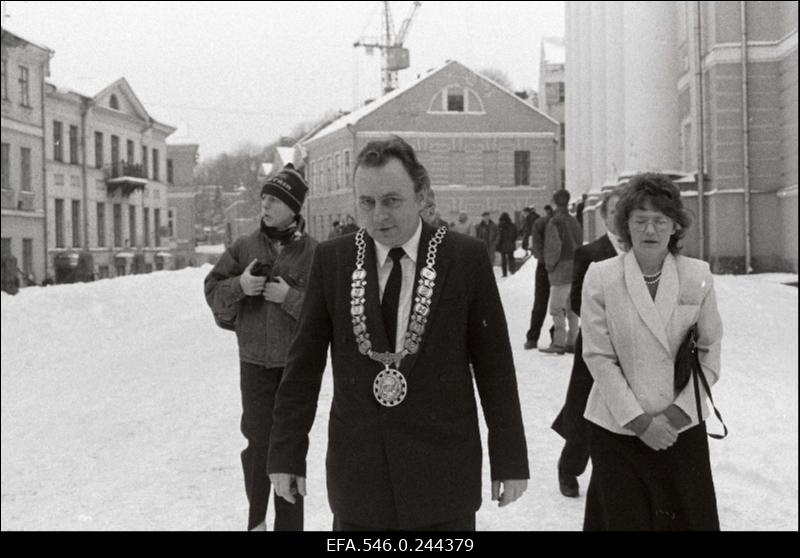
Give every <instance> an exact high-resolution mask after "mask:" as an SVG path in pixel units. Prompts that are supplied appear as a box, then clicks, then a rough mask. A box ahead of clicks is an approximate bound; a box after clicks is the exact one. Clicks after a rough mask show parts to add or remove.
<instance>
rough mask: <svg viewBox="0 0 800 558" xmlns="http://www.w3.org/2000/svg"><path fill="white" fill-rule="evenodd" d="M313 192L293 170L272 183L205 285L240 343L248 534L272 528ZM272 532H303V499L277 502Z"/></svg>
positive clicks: (311, 246)
mask: <svg viewBox="0 0 800 558" xmlns="http://www.w3.org/2000/svg"><path fill="white" fill-rule="evenodd" d="M307 192H308V186H307V185H306V183H305V180H303V177H302V176H301V175H300V174H299V173H298V172H297V171H295V170H294V169H293V168H291V167H286V168H284V169H283V170H281V171H280V172H279V173H278V174H277V175H275V176H274V177H272V178H271V179H269V180H268V181H267V182H266V184H264V186H263V188H262V189H261V219H260V224H259V227H258V229H257V230H255V231H253V232H252V233H251V234H249V235H246V236H242V237H240V238H239V239H237V240H236V242H234V243H233V245H232V246H231V247H230V248H228V250H227V251H226V252H225V254H223V256H222V257H221V258H220V260H219V262H218V263H217V264H216V265H215V266H214V269H212V270H211V272H210V273H209V274H208V276H207V277H206V279H205V294H206V301H207V302H208V305H209V306H210V307H211V310H212V312H213V313H214V318H215V319H216V320H217V322H218V323H220V322H222V323H227V324H232V325H233V328H234V329H235V331H236V337H237V339H238V343H239V361H240V380H241V391H242V422H241V429H242V434H244V436H245V438H247V442H248V445H247V448H246V449H245V450H244V451H243V452H242V468H243V470H244V484H245V492H246V493H247V499H248V501H249V503H250V511H249V517H248V524H247V528H248V529H250V530H265V529H266V523H265V521H266V513H267V504H268V503H269V495H270V482H269V477H267V449H268V447H269V434H270V429H271V428H272V407H273V404H274V402H275V392H276V390H277V389H278V384H279V383H280V381H281V377H282V376H283V367H284V365H285V364H286V351H287V349H288V347H289V342H290V341H291V339H292V335H293V334H294V331H295V328H296V326H297V319H298V318H299V316H300V309H301V307H302V304H303V298H304V295H305V288H306V283H307V280H308V272H309V269H310V266H311V259H312V256H313V254H314V250H315V249H316V247H317V242H316V241H315V240H314V239H312V238H311V237H310V236H308V235H307V234H306V233H305V232H303V221H302V217H301V216H300V210H301V208H302V206H303V201H304V200H305V197H306V193H307ZM274 529H275V530H276V531H279V530H298V531H300V530H302V529H303V504H302V500H299V501H298V502H297V503H296V504H290V503H288V502H286V501H285V500H283V499H281V498H275V525H274Z"/></svg>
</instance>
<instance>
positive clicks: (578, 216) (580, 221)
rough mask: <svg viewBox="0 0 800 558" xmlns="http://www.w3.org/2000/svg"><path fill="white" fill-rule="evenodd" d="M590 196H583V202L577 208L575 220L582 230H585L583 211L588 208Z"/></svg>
mask: <svg viewBox="0 0 800 558" xmlns="http://www.w3.org/2000/svg"><path fill="white" fill-rule="evenodd" d="M588 197H589V196H588V195H587V194H582V195H581V201H579V202H578V204H577V205H576V206H575V219H577V220H578V224H580V226H581V229H583V209H584V208H585V207H586V199H587V198H588Z"/></svg>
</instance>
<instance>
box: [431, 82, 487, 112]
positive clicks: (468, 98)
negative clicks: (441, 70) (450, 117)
mask: <svg viewBox="0 0 800 558" xmlns="http://www.w3.org/2000/svg"><path fill="white" fill-rule="evenodd" d="M428 112H455V113H464V112H467V113H474V114H480V113H483V112H484V110H483V101H481V99H480V97H478V94H477V93H475V91H473V90H472V89H470V88H468V87H461V86H456V85H451V86H449V87H445V88H444V89H442V90H441V91H439V92H438V93H437V94H436V95H434V97H433V100H432V101H431V105H430V107H429V108H428Z"/></svg>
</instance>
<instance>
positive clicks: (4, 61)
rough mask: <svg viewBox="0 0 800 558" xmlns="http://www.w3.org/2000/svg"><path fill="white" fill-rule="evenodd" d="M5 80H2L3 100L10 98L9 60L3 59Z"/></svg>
mask: <svg viewBox="0 0 800 558" xmlns="http://www.w3.org/2000/svg"><path fill="white" fill-rule="evenodd" d="M2 77H3V80H2V84H3V85H2V87H3V100H4V101H7V100H8V60H6V59H3V76H2Z"/></svg>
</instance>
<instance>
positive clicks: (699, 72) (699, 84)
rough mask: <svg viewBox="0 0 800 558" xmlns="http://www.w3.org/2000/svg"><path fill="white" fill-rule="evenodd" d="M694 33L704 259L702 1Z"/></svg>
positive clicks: (700, 228) (700, 255) (700, 232)
mask: <svg viewBox="0 0 800 558" xmlns="http://www.w3.org/2000/svg"><path fill="white" fill-rule="evenodd" d="M695 8H696V10H695V17H694V33H695V55H696V58H695V66H696V71H695V82H696V83H695V106H696V109H695V110H696V114H697V126H696V128H697V174H696V179H697V232H698V244H699V246H698V253H697V256H698V258H700V259H701V260H705V246H706V225H705V168H706V158H705V126H704V125H703V121H704V112H705V110H704V104H703V103H704V101H705V96H704V94H703V43H702V38H703V25H702V22H703V20H702V15H703V3H702V2H699V1H698V2H695Z"/></svg>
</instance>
